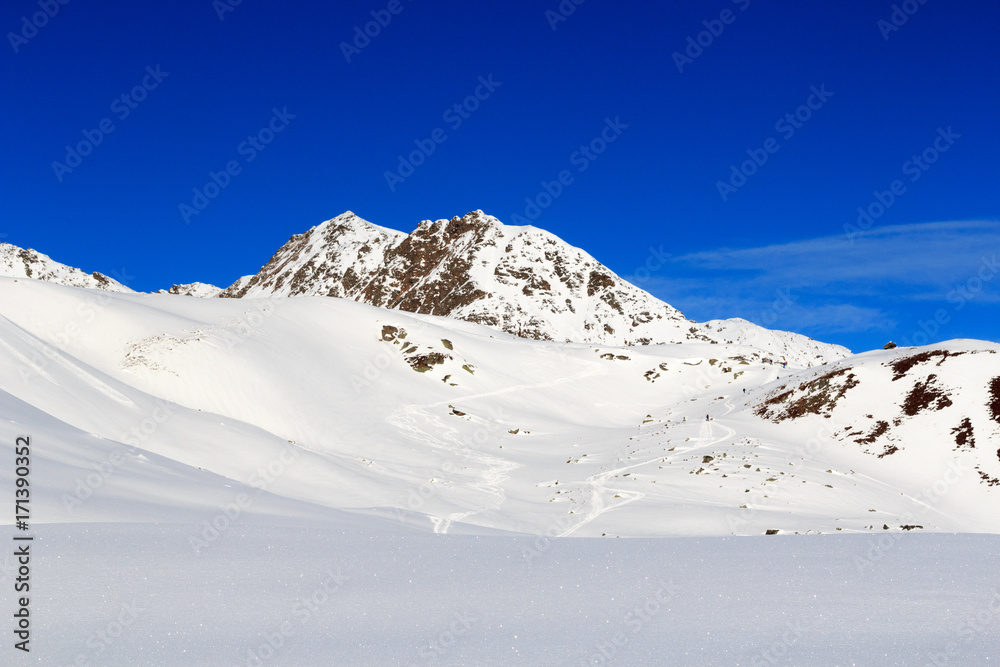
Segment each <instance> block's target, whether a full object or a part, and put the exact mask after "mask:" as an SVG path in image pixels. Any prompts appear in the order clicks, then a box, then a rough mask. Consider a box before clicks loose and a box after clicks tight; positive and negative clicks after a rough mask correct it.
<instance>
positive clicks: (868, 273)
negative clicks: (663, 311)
mask: <svg viewBox="0 0 1000 667" xmlns="http://www.w3.org/2000/svg"><path fill="white" fill-rule="evenodd" d="M998 259H1000V222H998V221H991V220H973V221H953V222H935V223H925V224H910V225H895V226H885V227H875V228H873V229H871V230H868V231H866V232H863V233H861V234H859V235H856V236H855V237H854V238H853V242H852V241H851V240H850V239H848V237H847V235H846V234H838V235H833V236H825V237H820V238H815V239H805V240H798V241H792V242H788V243H782V244H771V245H766V246H760V247H754V248H719V249H715V250H708V251H700V252H693V253H688V254H684V255H679V256H675V257H671V258H670V259H669V260H668V261H667V262H666V263H665V264H664V266H663V267H662V269H661V270H660V271H658V272H657V273H656V274H654V275H653V276H650V277H649V278H645V277H644V276H643V277H638V276H632V277H629V276H626V279H628V280H632V281H633V282H635V283H636V284H638V285H639V286H640V287H642V288H643V289H646V290H647V291H649V292H651V293H653V294H655V295H656V296H658V297H660V298H662V299H664V300H666V301H667V302H669V303H672V304H673V305H675V306H677V307H679V308H681V310H683V311H685V312H689V314H691V315H693V316H697V315H699V314H700V315H701V316H702V317H705V315H706V314H707V315H708V317H709V318H716V317H734V316H740V317H745V318H746V319H749V320H751V321H754V322H757V323H759V324H765V325H766V326H770V327H773V328H787V329H793V330H800V331H805V330H808V331H812V332H823V333H843V332H864V331H889V330H891V329H892V327H893V326H895V325H896V322H895V321H894V319H893V317H892V315H891V314H890V313H891V310H892V309H893V307H898V306H901V305H902V304H905V303H907V302H910V303H915V302H927V301H935V300H936V301H941V302H944V301H945V300H946V298H947V295H948V294H949V292H950V291H951V290H954V289H955V288H956V287H959V286H962V285H967V284H969V281H972V284H973V285H976V284H977V278H978V277H979V276H981V275H986V274H989V273H990V272H991V269H990V268H989V267H995V266H996V262H997V260H998ZM984 267H985V268H984ZM977 289H978V293H977V295H976V300H977V301H979V302H981V303H991V302H992V303H995V302H998V301H1000V273H998V274H997V275H996V277H995V278H992V279H990V280H987V281H985V282H981V286H979V287H978V288H977ZM782 294H784V295H786V297H785V298H786V299H790V300H791V302H792V305H791V306H789V307H788V308H782V309H780V310H781V312H780V313H779V314H778V316H777V318H776V319H775V318H774V315H775V313H776V312H777V310H779V309H775V308H774V302H775V300H776V299H780V298H781V295H782ZM768 320H771V321H768Z"/></svg>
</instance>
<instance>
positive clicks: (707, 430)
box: [558, 398, 736, 537]
mask: <svg viewBox="0 0 1000 667" xmlns="http://www.w3.org/2000/svg"><path fill="white" fill-rule="evenodd" d="M725 406H726V411H725V412H724V413H722V416H725V415H728V414H729V413H730V412H732V411H733V404H732V399H730V398H727V399H726V402H725ZM713 424H714V421H705V422H704V423H703V424H702V426H701V429H700V431H699V433H698V437H697V438H696V439H695V442H696V444H692V445H691V446H689V447H687V448H686V449H682V450H680V451H676V450H675V456H676V455H677V454H685V453H687V452H690V451H693V450H695V449H699V448H703V447H710V446H712V445H717V444H719V443H721V442H725V441H726V440H731V439H732V438H734V437H736V430H735V429H732V428H730V427H728V426H726V425H725V424H717V425H718V426H719V427H720V428H722V429H724V430H725V431H726V434H725V435H724V436H722V437H721V438H716V439H714V440H712V439H711V438H712V425H713ZM662 460H663V456H662V455H658V456H655V457H654V458H651V459H649V460H648V461H642V462H640V463H633V464H631V465H627V466H622V467H621V468H615V469H614V470H608V471H606V472H602V473H597V474H596V475H591V476H590V477H588V478H587V479H586V482H587V483H588V484H590V485H591V492H590V498H591V510H590V512H589V513H588V514H587V516H585V517H584V518H583V519H581V520H580V522H579V523H578V524H576V525H575V526H573V527H572V528H569V529H567V530H565V531H563V532H562V533H559V535H558V537H567V536H569V535H571V534H573V533H574V532H576V531H577V530H579V529H580V528H582V527H583V526H585V525H587V524H588V523H590V522H591V521H593V520H594V519H596V518H597V517H599V516H601V515H602V514H605V513H607V512H610V511H611V510H615V509H618V508H620V507H623V506H625V505H627V504H629V503H631V502H635V501H636V500H639V499H640V498H643V497H645V495H646V494H645V493H643V492H642V491H629V490H626V489H616V488H611V487H608V486H607V482H608V480H609V479H611V478H613V477H614V476H615V475H618V474H621V473H623V472H625V471H626V470H631V469H633V468H641V467H643V466H647V465H650V464H652V463H657V462H658V461H662ZM608 493H610V494H618V495H620V496H622V497H623V500H622V501H621V502H618V503H614V504H613V505H605V503H604V495H605V494H608Z"/></svg>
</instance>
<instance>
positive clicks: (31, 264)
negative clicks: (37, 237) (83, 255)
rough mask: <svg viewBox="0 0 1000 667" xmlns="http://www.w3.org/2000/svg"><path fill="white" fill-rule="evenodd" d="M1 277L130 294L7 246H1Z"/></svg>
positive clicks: (119, 286) (94, 275)
mask: <svg viewBox="0 0 1000 667" xmlns="http://www.w3.org/2000/svg"><path fill="white" fill-rule="evenodd" d="M0 276H8V277H11V278H31V279H33V280H45V281H48V282H53V283H57V284H60V285H70V286H73V287H88V288H91V289H100V290H105V291H108V292H132V290H131V289H129V288H128V287H126V286H125V285H122V284H121V283H120V282H118V281H117V280H114V279H113V278H109V277H108V276H106V275H104V274H102V273H97V272H96V271H95V272H94V273H89V274H88V273H85V272H84V271H81V270H80V269H76V268H73V267H71V266H66V265H65V264H60V263H59V262H57V261H55V260H53V259H52V258H50V257H49V256H48V255H43V254H41V253H40V252H36V251H34V250H31V249H30V248H29V249H27V250H25V249H24V248H19V247H17V246H16V245H11V244H10V243H0Z"/></svg>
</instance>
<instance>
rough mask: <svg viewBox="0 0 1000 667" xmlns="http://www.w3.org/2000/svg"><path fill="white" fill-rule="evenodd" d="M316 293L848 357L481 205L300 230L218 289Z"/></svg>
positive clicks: (508, 326)
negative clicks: (665, 291) (631, 273)
mask: <svg viewBox="0 0 1000 667" xmlns="http://www.w3.org/2000/svg"><path fill="white" fill-rule="evenodd" d="M309 295H313V296H333V297H341V298H347V299H353V300H355V301H360V302H363V303H367V304H370V305H373V306H379V307H382V308H390V309H398V310H403V311H406V312H413V313H425V314H429V315H442V316H447V317H452V318H456V319H461V320H467V321H470V322H476V323H479V324H484V325H486V326H490V327H493V328H496V329H499V330H501V331H505V332H508V333H511V334H514V335H517V336H521V337H524V338H534V339H539V340H554V341H565V342H579V343H599V344H604V345H649V344H657V343H683V342H688V341H700V342H705V343H726V342H731V343H746V344H750V345H753V346H755V347H758V348H760V349H763V350H765V351H766V352H769V353H772V354H773V355H774V356H775V358H776V360H783V361H787V362H789V363H795V364H797V365H811V364H815V363H822V362H825V361H831V360H834V359H840V358H843V357H846V356H847V355H848V354H849V351H848V350H847V349H846V348H843V347H840V346H836V345H828V344H824V343H817V342H816V341H813V340H812V339H809V338H807V337H805V336H801V335H798V334H792V333H787V332H779V331H771V330H768V329H764V328H762V327H758V326H756V325H754V324H751V323H750V322H747V321H745V320H739V319H732V320H715V321H711V322H705V323H697V322H693V321H691V320H688V319H687V318H686V317H684V315H683V314H682V313H681V312H680V311H679V310H677V309H676V308H674V307H672V306H670V305H669V304H667V303H665V302H663V301H661V300H660V299H657V298H656V297H654V296H653V295H651V294H649V293H648V292H646V291H645V290H642V289H640V288H638V287H636V286H635V285H632V284H631V283H628V282H626V281H625V280H623V279H622V278H621V277H619V276H618V275H616V274H615V273H614V272H613V271H611V270H610V269H608V268H607V267H606V266H604V265H603V264H601V263H600V262H598V261H597V260H596V259H594V258H593V257H592V256H591V255H589V254H588V253H586V252H584V251H583V250H581V249H579V248H575V247H573V246H571V245H569V244H568V243H566V242H565V241H563V240H561V239H560V238H558V237H557V236H555V235H553V234H551V233H549V232H547V231H544V230H542V229H538V228H537V227H532V226H514V225H505V224H503V223H502V222H500V221H499V220H498V219H497V218H494V217H493V216H490V215H487V214H485V213H483V212H482V211H478V210H477V211H473V212H471V213H467V214H466V215H464V216H462V217H460V218H459V217H454V218H451V219H450V220H444V219H442V220H436V221H431V220H424V221H423V222H421V223H420V224H419V225H417V228H416V229H415V230H414V231H413V232H411V233H410V234H404V233H402V232H398V231H395V230H392V229H387V228H384V227H379V226H378V225H374V224H372V223H370V222H368V221H366V220H363V219H361V218H359V217H358V216H356V215H355V214H354V213H351V212H350V211H348V212H346V213H344V214H342V215H339V216H337V217H335V218H333V219H331V220H328V221H326V222H324V223H322V224H320V225H318V226H316V227H313V228H312V229H310V230H309V231H307V232H306V233H304V234H297V235H295V236H293V237H292V238H291V239H289V241H288V242H287V243H286V244H285V245H284V246H282V247H281V248H280V249H279V250H278V252H276V253H275V254H274V256H273V257H272V258H271V260H270V261H269V262H268V263H267V264H266V265H265V266H264V267H263V268H261V270H260V271H259V272H258V273H257V274H256V275H253V276H248V277H244V278H241V279H240V280H238V281H237V282H236V283H234V284H233V285H231V286H230V287H229V288H227V289H226V290H224V291H223V292H222V293H221V294H220V295H219V296H220V297H229V298H242V297H258V296H309Z"/></svg>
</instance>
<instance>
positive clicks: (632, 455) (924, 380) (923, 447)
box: [0, 278, 1000, 537]
mask: <svg viewBox="0 0 1000 667" xmlns="http://www.w3.org/2000/svg"><path fill="white" fill-rule="evenodd" d="M86 298H87V294H86V293H85V292H84V291H83V290H76V289H72V288H68V287H64V286H60V285H56V284H51V283H45V282H41V281H34V280H17V281H15V280H14V279H10V278H0V353H2V354H3V355H4V357H5V358H6V359H7V360H8V362H9V363H5V364H3V365H0V392H3V396H4V399H3V401H0V406H2V412H0V447H3V448H9V447H11V446H12V443H13V442H14V440H15V437H16V433H18V432H21V431H30V432H31V433H33V434H34V435H35V437H37V439H38V440H39V442H44V443H47V444H46V445H45V446H44V447H43V448H40V449H39V453H38V456H39V457H40V458H39V460H38V465H39V469H43V470H45V471H46V473H45V475H44V476H41V475H40V476H39V477H38V479H37V480H36V481H35V482H34V484H35V485H36V486H37V488H36V493H37V494H38V501H37V502H38V504H39V508H38V511H39V513H40V515H41V516H45V517H49V518H50V520H59V521H79V520H87V521H114V520H121V517H125V516H127V517H133V518H134V517H138V516H140V515H146V516H149V517H155V518H156V520H169V518H170V517H171V516H172V515H175V514H176V515H179V514H178V513H180V514H183V512H184V511H189V510H192V511H194V510H197V508H199V507H203V508H204V511H209V510H211V508H213V507H216V506H217V505H218V503H219V502H220V501H219V498H220V497H225V493H226V491H225V488H226V487H225V485H226V484H229V485H233V484H237V486H236V487H235V488H237V489H238V488H241V487H239V486H238V485H240V484H243V485H245V484H252V483H253V481H254V480H255V479H256V478H255V477H254V475H255V472H256V471H258V470H260V469H261V466H266V465H267V464H268V462H269V461H273V460H275V459H276V458H278V459H279V460H280V458H279V457H281V456H283V454H282V452H283V451H285V452H286V453H285V454H284V456H285V458H286V461H285V463H284V464H282V465H281V466H280V469H281V471H282V474H280V475H277V474H276V475H274V477H275V478H274V480H273V481H271V482H269V483H268V484H267V486H266V490H267V492H268V494H269V495H268V496H267V498H266V499H265V498H263V497H261V498H260V499H259V503H258V504H256V505H254V508H253V510H252V513H256V512H263V513H265V514H279V515H280V514H291V515H294V516H297V517H303V516H308V517H313V518H315V519H317V520H319V518H320V517H322V516H323V511H324V509H336V510H357V509H359V508H366V509H365V511H366V512H367V513H370V514H375V515H378V516H382V517H389V518H392V519H394V520H395V521H399V522H402V523H404V524H407V525H411V526H418V527H426V528H427V529H428V530H430V529H433V530H435V531H436V532H442V533H445V532H456V531H458V532H461V531H468V530H471V529H476V530H502V531H512V532H517V533H528V534H536V535H538V534H552V535H579V536H596V537H600V536H602V535H621V536H647V537H648V536H667V535H732V534H736V535H761V534H763V533H764V532H765V531H766V530H777V531H780V532H786V533H795V532H799V533H806V532H810V533H816V532H820V533H832V532H837V531H847V532H869V531H875V530H878V531H882V530H883V528H882V527H883V525H885V526H888V527H889V529H891V530H894V531H897V532H899V531H906V530H908V529H907V528H905V527H906V526H922V528H920V529H916V528H914V529H913V530H924V531H967V532H980V531H987V532H988V531H994V532H1000V486H998V485H997V484H996V483H995V481H994V480H996V479H1000V457H998V453H997V450H998V448H1000V423H998V421H997V410H998V408H997V405H1000V361H998V360H1000V354H998V352H1000V346H998V345H995V344H991V343H985V342H981V341H952V342H948V343H944V344H940V345H935V346H930V347H927V348H898V349H895V350H887V351H882V350H880V351H877V352H871V353H867V354H865V355H860V356H857V357H852V358H850V359H846V360H843V361H839V362H836V363H833V364H828V365H824V366H819V367H812V368H798V369H793V368H791V367H789V368H787V369H783V368H781V367H779V366H775V365H773V364H765V363H761V361H760V358H759V356H755V354H756V355H759V350H758V349H757V348H754V347H752V346H750V345H746V344H735V343H733V344H729V343H718V344H713V343H707V342H704V341H687V342H685V343H683V344H679V345H647V346H634V347H613V346H605V345H594V344H567V343H560V342H551V341H538V340H532V339H526V338H520V337H517V336H513V335H511V334H505V333H502V332H498V331H496V330H495V329H491V328H487V327H484V326H482V325H478V324H475V323H470V322H464V321H461V320H455V319H452V318H445V317H437V316H429V315H419V314H412V313H406V312H403V311H398V310H396V311H392V310H386V309H382V308H377V307H374V306H369V305H367V304H362V303H356V302H354V301H351V300H349V299H329V298H322V297H303V298H295V299H288V298H284V297H274V298H259V299H197V298H179V297H177V296H173V295H169V294H109V295H108V297H106V298H105V299H102V304H101V308H100V310H99V311H97V312H94V313H92V314H90V315H89V316H88V317H83V316H81V315H80V314H79V313H80V310H79V307H80V304H81V303H85V302H86ZM67 323H75V325H76V326H75V327H73V332H74V333H73V335H72V336H70V335H66V336H59V337H56V338H55V339H54V338H53V335H52V333H53V332H59V331H68V330H69V329H68V327H67ZM119 450H121V451H122V452H123V454H122V457H123V458H122V461H121V462H120V464H116V465H115V469H116V470H117V472H116V473H115V475H113V476H112V477H110V478H108V479H106V480H104V481H102V482H101V488H100V490H99V492H97V491H94V490H91V491H92V492H91V493H86V491H87V490H86V489H84V492H81V493H83V494H84V495H86V496H87V498H85V499H84V498H80V500H81V503H80V505H79V506H77V505H76V504H75V503H74V502H72V500H71V501H70V504H69V505H67V504H66V503H67V501H66V499H65V498H64V495H65V494H66V493H67V491H66V489H73V488H74V484H75V482H74V479H75V477H77V476H80V475H81V474H82V473H81V472H80V471H81V470H88V469H90V468H92V467H93V465H100V463H101V461H102V460H103V459H106V458H107V457H109V456H111V455H112V452H115V451H119ZM286 450H287V451H286ZM9 453H10V452H8V454H9ZM0 454H3V452H2V451H0ZM4 455H6V454H4ZM140 480H141V483H140ZM942 485H943V486H942ZM178 487H182V488H183V489H185V490H184V492H183V493H180V492H177V491H176V490H175V489H176V488H178ZM939 487H940V488H939ZM234 492H235V491H234ZM929 494H930V495H929ZM70 495H71V497H75V496H72V491H70ZM254 497H256V496H254ZM181 501H183V502H181ZM185 508H187V509H185ZM250 511H251V510H248V512H250ZM116 517H118V518H117V519H116Z"/></svg>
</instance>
